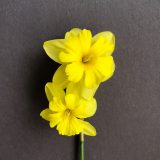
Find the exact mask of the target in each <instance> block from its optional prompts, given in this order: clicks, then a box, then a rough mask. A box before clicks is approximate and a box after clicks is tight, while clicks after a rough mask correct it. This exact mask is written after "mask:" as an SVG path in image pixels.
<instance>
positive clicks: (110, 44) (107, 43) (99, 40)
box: [90, 31, 115, 56]
mask: <svg viewBox="0 0 160 160" xmlns="http://www.w3.org/2000/svg"><path fill="white" fill-rule="evenodd" d="M114 48H115V36H114V34H113V33H112V32H109V31H106V32H101V33H98V34H96V35H95V36H94V37H93V39H92V47H91V50H90V52H91V53H92V54H93V55H96V56H101V55H106V56H110V55H111V54H112V53H113V51H114Z"/></svg>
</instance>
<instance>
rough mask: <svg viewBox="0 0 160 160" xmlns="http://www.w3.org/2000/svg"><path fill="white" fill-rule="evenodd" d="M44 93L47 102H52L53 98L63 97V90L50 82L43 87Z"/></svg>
mask: <svg viewBox="0 0 160 160" xmlns="http://www.w3.org/2000/svg"><path fill="white" fill-rule="evenodd" d="M45 92H46V96H47V98H48V101H51V100H53V97H61V98H62V99H63V98H64V96H65V92H64V90H63V89H62V88H61V87H59V86H57V85H55V84H54V83H52V82H48V83H47V84H46V85H45Z"/></svg>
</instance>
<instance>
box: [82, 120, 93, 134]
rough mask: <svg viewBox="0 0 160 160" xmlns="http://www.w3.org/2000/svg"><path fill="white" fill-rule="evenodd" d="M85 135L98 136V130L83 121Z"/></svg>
mask: <svg viewBox="0 0 160 160" xmlns="http://www.w3.org/2000/svg"><path fill="white" fill-rule="evenodd" d="M83 133H84V134H86V135H88V136H96V129H95V128H94V127H93V126H92V125H91V124H90V123H89V122H86V121H83Z"/></svg>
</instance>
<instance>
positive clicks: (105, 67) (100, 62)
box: [95, 56, 115, 81]
mask: <svg viewBox="0 0 160 160" xmlns="http://www.w3.org/2000/svg"><path fill="white" fill-rule="evenodd" d="M95 68H96V69H97V71H98V72H99V73H101V74H102V75H103V76H104V78H103V79H102V81H105V80H108V79H109V78H110V77H111V76H112V75H113V73H114V70H115V63H114V60H113V57H112V56H105V57H99V58H97V61H96V64H95Z"/></svg>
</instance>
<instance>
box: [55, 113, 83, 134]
mask: <svg viewBox="0 0 160 160" xmlns="http://www.w3.org/2000/svg"><path fill="white" fill-rule="evenodd" d="M83 128H84V126H83V123H82V122H81V120H79V119H77V118H75V117H74V116H71V117H65V118H64V119H63V121H61V122H60V123H59V124H58V125H57V130H58V132H59V134H61V135H66V136H73V135H76V134H79V133H80V132H82V130H83Z"/></svg>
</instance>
